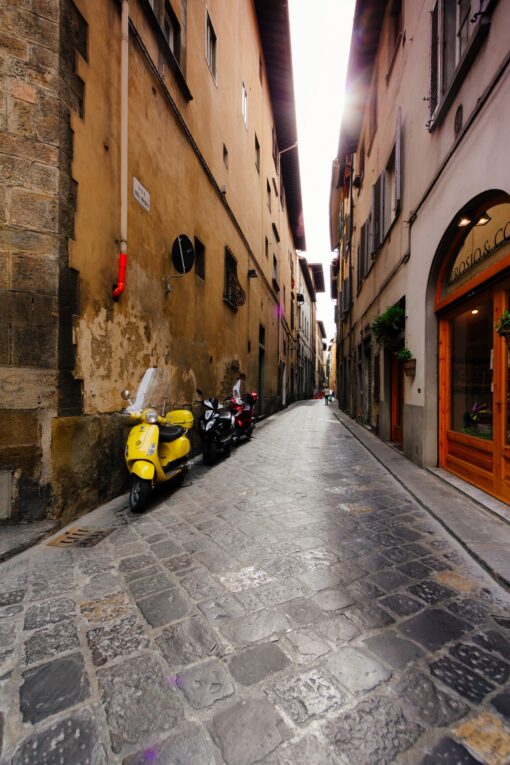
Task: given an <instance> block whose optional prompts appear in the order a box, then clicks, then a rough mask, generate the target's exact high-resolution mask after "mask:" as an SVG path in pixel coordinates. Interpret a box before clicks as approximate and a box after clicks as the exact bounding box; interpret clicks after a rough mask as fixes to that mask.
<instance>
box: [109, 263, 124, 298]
mask: <svg viewBox="0 0 510 765" xmlns="http://www.w3.org/2000/svg"><path fill="white" fill-rule="evenodd" d="M126 268H127V253H126V252H121V253H119V273H118V276H117V284H115V285H114V288H113V292H112V297H113V299H114V300H115V301H118V299H119V298H120V296H121V295H122V293H123V292H124V289H125V287H126Z"/></svg>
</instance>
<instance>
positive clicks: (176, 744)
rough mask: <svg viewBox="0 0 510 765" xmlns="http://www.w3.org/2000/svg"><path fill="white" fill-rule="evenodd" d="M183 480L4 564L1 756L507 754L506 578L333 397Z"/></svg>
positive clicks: (348, 763)
mask: <svg viewBox="0 0 510 765" xmlns="http://www.w3.org/2000/svg"><path fill="white" fill-rule="evenodd" d="M190 479H191V485H184V486H183V487H182V488H181V489H179V490H178V491H175V492H174V493H172V494H169V493H168V492H167V493H164V494H159V496H158V499H157V500H156V501H155V502H154V503H153V505H152V507H151V508H150V510H149V511H148V512H147V513H146V514H145V515H144V516H141V517H133V516H131V515H130V514H129V513H128V512H127V511H125V510H124V511H121V512H117V513H116V514H114V513H111V515H110V516H109V525H110V528H111V527H112V526H115V529H114V530H113V532H112V533H110V534H109V535H108V536H106V537H105V538H104V539H102V541H100V542H99V543H98V544H97V545H96V546H94V547H90V548H72V549H70V548H67V549H61V548H58V547H51V546H48V544H47V543H43V544H41V545H39V546H38V547H37V548H34V549H33V550H32V551H30V552H29V553H24V554H23V555H21V556H18V557H17V558H15V559H12V560H11V561H8V562H6V563H4V564H3V565H2V566H1V567H0V694H1V695H0V712H1V714H0V731H2V730H3V747H4V748H3V757H2V762H3V763H12V765H21V763H26V764H27V765H28V764H30V765H39V763H44V765H57V763H58V764H59V765H60V764H61V763H63V764H64V765H87V764H90V763H94V765H98V764H101V765H104V764H105V763H122V764H123V765H142V763H153V762H156V763H160V764H165V765H169V764H170V763H172V765H176V764H177V763H179V764H180V765H213V763H216V764H218V765H219V764H220V763H226V764H227V765H249V764H250V763H254V762H263V763H265V764H266V765H284V764H285V765H335V764H336V765H340V764H342V763H343V765H384V764H385V763H398V764H401V765H411V764H412V765H415V764H416V763H418V764H419V763H422V765H436V764H440V763H446V764H447V763H456V764H457V765H463V764H464V763H465V764H466V765H467V764H468V763H478V762H480V763H486V764H487V765H505V763H509V762H510V682H509V677H510V609H509V608H508V604H509V596H508V594H507V593H506V592H505V591H503V590H502V589H500V588H499V586H498V585H496V584H495V583H494V582H493V581H492V580H491V579H490V578H489V577H488V575H487V574H485V572H483V571H482V569H481V568H480V567H479V566H478V565H477V564H476V563H474V562H473V560H472V559H471V558H469V557H468V556H467V554H466V553H465V552H464V551H463V550H462V548H461V547H460V546H459V545H457V543H455V542H454V541H453V540H451V539H450V538H449V537H448V535H447V534H446V532H445V531H444V530H443V529H442V527H441V526H440V525H439V524H438V523H437V522H436V521H434V520H433V519H432V518H431V517H430V516H429V515H428V514H427V513H426V512H425V511H424V510H423V509H421V508H420V507H419V506H418V505H417V504H416V503H415V502H413V501H412V500H411V499H410V496H409V495H407V494H406V493H405V492H404V491H403V490H402V489H401V488H400V486H399V485H398V484H397V483H396V482H395V481H394V480H393V478H391V477H390V476H389V474H388V473H386V472H385V470H384V469H383V468H382V467H381V466H380V465H379V463H377V462H376V461H375V460H374V458H373V457H372V456H371V455H370V454H369V453H368V452H367V451H366V450H365V449H364V448H363V447H362V446H361V445H360V444H359V443H358V442H357V441H356V440H355V439H353V438H352V436H351V435H350V434H349V433H348V432H347V431H346V430H345V428H344V427H343V426H342V425H341V424H340V423H339V422H338V421H337V419H336V418H335V417H334V415H333V412H332V411H331V410H330V409H328V408H326V407H324V404H323V403H321V402H306V403H302V404H300V405H296V406H294V407H292V408H291V409H289V410H288V411H287V412H285V413H283V414H281V415H278V416H277V417H275V418H273V419H272V420H271V421H269V422H268V423H267V424H265V425H264V427H261V428H259V429H258V430H257V431H256V433H255V438H254V439H253V441H252V442H251V443H246V444H243V445H240V446H239V447H238V449H237V450H236V452H235V453H234V454H233V456H232V457H231V458H230V459H228V460H226V461H224V462H223V463H220V464H219V465H217V466H215V467H214V468H212V469H205V468H203V467H201V466H200V465H198V466H196V467H195V468H194V469H193V470H192V472H191V475H190ZM97 517H98V516H97V515H94V514H91V515H90V516H87V518H86V519H82V522H83V523H86V522H88V523H89V525H90V523H92V522H93V521H94V519H95V518H97ZM102 519H103V520H102V524H103V527H104V516H102ZM80 525H81V524H80ZM96 525H97V523H96ZM0 737H1V733H0Z"/></svg>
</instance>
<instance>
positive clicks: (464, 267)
mask: <svg viewBox="0 0 510 765" xmlns="http://www.w3.org/2000/svg"><path fill="white" fill-rule="evenodd" d="M487 213H488V215H489V216H490V221H489V223H487V224H486V225H484V226H480V225H479V226H473V227H472V228H471V230H470V231H469V233H468V235H467V236H466V239H465V241H464V244H463V245H462V247H461V249H460V250H459V252H458V253H457V255H456V256H455V260H454V261H453V263H452V267H451V269H450V272H449V274H448V279H447V285H448V287H452V286H454V285H456V284H458V282H460V281H463V280H464V279H465V278H467V277H471V276H473V271H475V270H478V269H477V266H481V265H482V264H484V263H485V261H487V260H488V259H490V258H493V257H494V258H495V257H496V254H499V253H500V251H501V249H502V247H503V246H504V245H505V244H508V243H509V242H510V205H508V204H505V205H497V206H496V207H491V208H490V209H489V210H487ZM498 259H499V258H498Z"/></svg>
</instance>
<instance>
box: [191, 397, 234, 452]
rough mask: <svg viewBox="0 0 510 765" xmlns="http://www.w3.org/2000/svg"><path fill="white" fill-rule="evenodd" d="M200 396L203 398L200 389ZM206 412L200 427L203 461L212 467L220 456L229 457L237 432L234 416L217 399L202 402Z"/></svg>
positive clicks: (202, 416)
mask: <svg viewBox="0 0 510 765" xmlns="http://www.w3.org/2000/svg"><path fill="white" fill-rule="evenodd" d="M197 393H198V395H199V396H202V397H203V395H204V394H203V393H202V391H201V390H200V388H197ZM202 404H203V407H204V410H203V412H202V414H201V415H200V419H199V427H200V435H201V437H202V442H203V456H202V458H203V460H204V463H205V464H206V465H212V464H213V463H214V461H215V460H216V459H217V458H218V456H219V455H220V454H223V455H225V456H228V455H229V454H230V449H231V447H232V443H233V439H234V431H235V418H234V416H233V414H232V413H231V412H230V411H229V410H228V409H227V408H226V407H225V406H223V405H222V404H220V402H219V401H218V399H217V398H207V399H204V400H203V401H202Z"/></svg>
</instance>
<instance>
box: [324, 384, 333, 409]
mask: <svg viewBox="0 0 510 765" xmlns="http://www.w3.org/2000/svg"><path fill="white" fill-rule="evenodd" d="M330 395H331V391H330V389H329V388H324V403H325V404H326V406H328V405H329V397H330Z"/></svg>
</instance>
